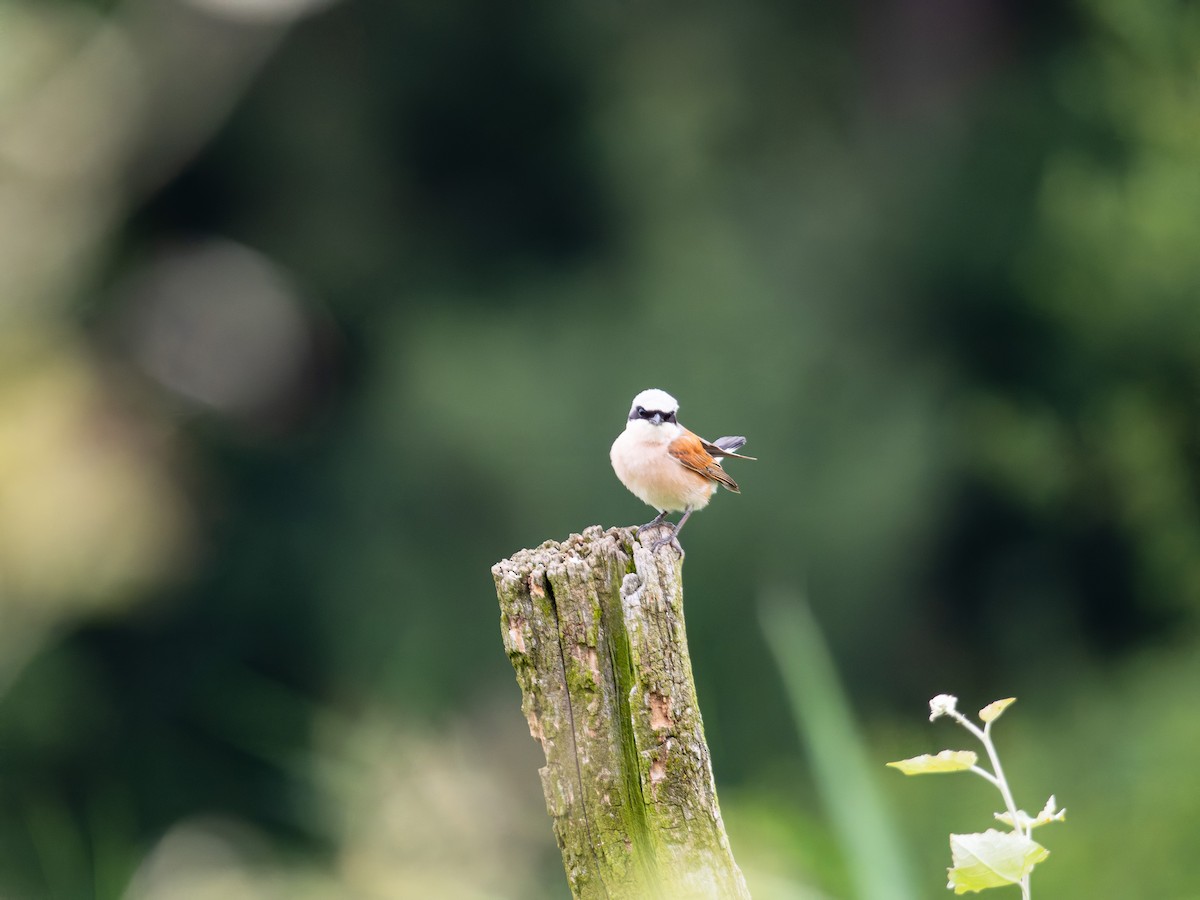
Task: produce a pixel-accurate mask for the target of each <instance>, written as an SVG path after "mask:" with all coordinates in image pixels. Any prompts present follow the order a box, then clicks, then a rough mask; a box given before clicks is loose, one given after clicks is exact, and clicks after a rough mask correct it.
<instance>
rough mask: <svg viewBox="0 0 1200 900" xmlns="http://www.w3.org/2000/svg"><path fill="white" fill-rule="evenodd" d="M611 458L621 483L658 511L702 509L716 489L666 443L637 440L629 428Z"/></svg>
mask: <svg viewBox="0 0 1200 900" xmlns="http://www.w3.org/2000/svg"><path fill="white" fill-rule="evenodd" d="M609 458H610V459H611V460H612V467H613V471H615V472H616V473H617V477H618V478H620V479H621V483H622V484H624V485H625V487H627V488H629V490H630V491H631V492H632V493H633V495H634V496H635V497H637V498H638V499H639V500H641V501H642V502H643V503H647V504H649V505H650V506H653V507H654V508H655V509H657V510H659V511H663V510H665V511H667V512H680V511H682V510H684V509H686V508H687V507H689V506H690V507H691V508H692V509H703V508H704V507H705V506H707V505H708V501H709V500H710V499H711V498H712V495H713V491H714V490H716V484H715V483H714V482H712V481H710V480H709V479H707V478H705V477H704V476H703V475H700V474H698V473H696V472H693V471H692V470H691V469H688V468H685V467H684V466H682V465H681V464H680V463H679V462H678V461H677V460H675V459H674V458H673V457H672V456H671V455H670V454H669V453H667V448H666V445H664V444H662V443H649V442H646V441H641V440H638V439H637V438H635V437H633V436H631V435H630V434H629V432H627V431H626V432H622V433H621V434H620V436H619V437H618V438H617V439H616V440H615V441H614V442H613V445H612V450H611V452H610V453H609Z"/></svg>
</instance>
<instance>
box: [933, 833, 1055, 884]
mask: <svg viewBox="0 0 1200 900" xmlns="http://www.w3.org/2000/svg"><path fill="white" fill-rule="evenodd" d="M1049 855H1050V851H1049V850H1047V849H1046V848H1045V847H1043V846H1042V845H1041V844H1039V843H1038V842H1037V841H1034V840H1032V839H1030V838H1028V837H1026V836H1025V835H1023V834H1018V833H1017V832H1014V831H996V830H995V829H994V828H989V829H988V830H987V831H985V832H984V833H983V834H952V835H950V856H951V858H952V859H953V861H954V867H953V868H951V869H949V870H948V874H949V876H950V883H949V884H948V885H946V886H947V887H949V888H953V889H954V893H956V894H966V893H972V892H975V891H982V890H986V889H987V888H993V887H1004V886H1005V885H1009V884H1020V883H1021V879H1022V878H1024V877H1025V876H1026V875H1027V874H1029V872H1030V871H1031V870H1032V869H1033V867H1034V866H1036V865H1037V864H1038V863H1039V862H1041V861H1042V860H1043V859H1045V858H1046V857H1047V856H1049Z"/></svg>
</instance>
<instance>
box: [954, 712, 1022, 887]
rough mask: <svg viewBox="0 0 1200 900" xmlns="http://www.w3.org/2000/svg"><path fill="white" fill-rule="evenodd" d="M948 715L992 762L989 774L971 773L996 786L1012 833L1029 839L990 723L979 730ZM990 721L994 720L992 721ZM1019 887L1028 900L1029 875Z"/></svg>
mask: <svg viewBox="0 0 1200 900" xmlns="http://www.w3.org/2000/svg"><path fill="white" fill-rule="evenodd" d="M950 715H951V716H953V718H954V721H956V722H957V723H958V724H959V725H961V726H962V727H963V728H965V729H967V731H969V732H971V734H973V735H975V737H976V738H978V739H979V742H980V743H981V744H983V749H984V750H986V751H987V755H988V759H990V760H991V761H992V771H991V772H988V771H987V770H986V769H982V768H980V767H979V766H971V771H972V772H975V773H976V774H977V775H980V776H982V777H983V778H985V779H987V780H988V781H990V782H991V783H992V784H994V785H995V786H996V788H997V790H999V791H1000V796H1001V797H1003V798H1004V805H1005V806H1007V807H1008V814H1009V816H1010V817H1011V818H1012V826H1013V831H1015V832H1016V833H1017V834H1019V835H1022V836H1024V837H1029V830H1032V826H1030V829H1029V830H1027V829H1025V828H1022V827H1021V820H1020V818H1019V817H1018V815H1017V802H1016V800H1014V799H1013V795H1012V791H1010V790H1009V789H1008V780H1007V779H1006V778H1005V777H1004V769H1003V768H1001V766H1000V755H999V754H998V753H997V752H996V745H995V744H993V743H992V723H991V722H987V723H985V724H984V726H983V728H980V727H979V726H978V725H976V724H975V723H974V722H972V721H971V720H970V719H968V718H967V717H966V716H964V715H963V714H962V713H960V712H958V711H957V710H955V711H953V712H951V713H950ZM992 721H995V720H994V719H993V720H992ZM1020 885H1021V900H1030V889H1029V873H1026V874H1025V876H1024V877H1023V878H1022V879H1021V881H1020Z"/></svg>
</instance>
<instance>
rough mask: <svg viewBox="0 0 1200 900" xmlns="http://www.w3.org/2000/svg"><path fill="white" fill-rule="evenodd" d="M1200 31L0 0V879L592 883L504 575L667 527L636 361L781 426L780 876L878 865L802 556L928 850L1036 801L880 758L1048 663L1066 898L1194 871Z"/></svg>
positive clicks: (832, 879)
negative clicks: (578, 849)
mask: <svg viewBox="0 0 1200 900" xmlns="http://www.w3.org/2000/svg"><path fill="white" fill-rule="evenodd" d="M1198 61H1200V6H1198V5H1196V4H1182V3H1178V2H1168V0H1143V2H1139V3H1130V2H1124V0H1078V2H1075V3H1033V2H1003V3H1002V2H999V0H981V2H958V0H883V2H879V3H866V2H860V3H855V4H845V5H836V4H823V3H815V2H800V3H796V2H783V0H758V2H753V3H741V4H726V3H716V2H708V0H699V2H694V3H690V4H666V3H651V2H640V3H630V2H610V3H599V2H577V0H567V2H560V3H535V2H531V0H495V2H487V3H467V2H464V0H438V2H429V0H427V2H409V0H342V2H334V0H90V2H85V0H76V2H72V0H25V2H14V0H0V896H3V897H4V898H22V900H23V898H43V897H45V898H67V900H74V898H95V900H109V898H128V900H166V898H171V900H176V898H185V900H188V898H197V900H199V898H209V897H220V898H221V900H240V898H273V897H279V898H285V897H286V898H304V897H313V898H334V897H361V898H391V897H447V898H460V897H462V898H468V897H469V898H484V897H492V898H508V897H512V898H518V897H519V898H538V897H546V898H552V897H553V898H557V897H564V896H565V895H566V887H565V879H564V878H563V876H562V872H561V866H560V863H559V859H558V854H557V851H556V848H555V847H554V844H553V838H552V835H551V831H550V826H549V820H548V819H547V818H546V817H545V812H544V806H543V802H542V798H541V792H540V785H539V782H538V777H537V774H536V769H537V767H538V766H539V765H540V764H541V759H540V752H539V751H538V749H537V747H536V745H535V744H534V743H533V742H532V741H531V740H530V739H529V737H528V735H527V733H525V723H524V721H523V718H522V717H521V715H520V712H519V693H518V691H517V688H516V684H515V681H514V679H513V676H512V671H511V669H510V667H509V665H508V662H507V660H506V659H505V656H504V653H503V649H502V645H501V641H500V636H499V634H498V627H497V621H498V612H497V607H496V601H495V596H494V592H493V588H492V584H491V576H490V573H489V568H490V566H491V564H492V563H494V562H496V561H497V560H499V559H501V558H502V557H505V556H507V555H509V554H510V553H512V552H513V551H515V550H517V549H519V548H521V547H526V546H534V545H536V544H538V543H540V542H541V541H543V540H545V539H547V538H562V537H565V536H566V535H567V534H568V533H570V532H577V531H581V530H582V529H583V528H584V527H585V526H587V525H590V524H597V523H598V524H602V525H604V526H606V527H607V526H611V525H618V524H620V525H625V524H637V523H640V522H643V521H645V520H647V519H648V518H650V516H651V515H652V511H650V510H648V509H647V508H645V507H642V506H641V505H640V504H639V503H638V501H636V500H635V499H634V498H633V497H632V496H630V495H629V494H628V493H627V492H626V491H625V490H624V489H623V488H622V487H621V486H620V484H619V483H618V482H617V480H616V478H615V477H614V475H613V474H612V472H611V470H610V468H609V464H608V459H607V452H608V446H609V444H610V442H611V441H612V439H613V437H615V435H616V434H617V432H618V431H619V430H620V429H621V428H622V427H623V425H624V421H625V415H626V412H627V410H628V404H629V401H630V398H631V397H632V396H633V394H634V393H636V392H637V391H639V390H641V389H642V388H645V387H661V388H664V389H666V390H668V391H670V392H672V393H673V394H675V395H676V396H677V397H679V398H680V400H681V402H682V413H681V419H682V420H683V421H684V422H685V423H686V424H687V425H688V426H689V427H690V428H692V429H693V430H695V431H697V432H699V433H700V434H703V435H705V436H708V437H715V436H717V435H720V434H728V433H734V434H745V435H747V436H748V437H749V445H748V447H747V452H749V453H751V454H753V455H754V456H756V457H758V459H759V461H758V462H756V463H739V464H737V465H736V467H735V466H731V467H730V468H731V471H734V469H735V468H736V471H734V475H735V477H736V478H737V479H738V480H739V482H740V483H741V484H742V488H743V493H742V495H741V496H738V497H734V496H732V495H721V496H720V497H718V498H717V499H716V501H715V502H714V503H713V504H712V506H711V507H710V508H709V509H708V510H707V511H705V512H704V513H703V514H702V515H698V516H697V517H695V519H694V520H693V521H692V522H691V523H689V525H688V529H687V531H686V533H685V535H684V542H685V544H686V547H687V550H688V558H687V566H686V573H685V574H686V585H687V603H688V618H689V630H690V642H691V646H692V652H693V660H694V665H695V667H696V680H697V686H698V690H699V694H700V697H701V699H702V702H703V704H704V716H705V722H706V729H707V734H708V738H709V744H710V749H711V751H712V754H713V760H714V767H715V771H716V776H717V781H718V786H719V788H720V790H721V800H722V808H723V810H724V812H725V816H726V822H727V825H728V829H729V833H730V839H731V842H732V844H733V849H734V852H735V855H736V856H737V858H738V860H739V862H740V863H741V864H742V866H743V868H744V869H745V870H746V874H747V878H748V880H749V883H750V887H751V889H752V891H753V892H754V894H755V896H756V897H758V898H771V897H779V898H816V897H827V898H852V897H854V896H855V893H854V890H855V889H854V884H856V881H855V879H854V877H853V872H852V871H851V870H852V866H853V865H854V863H853V859H854V857H855V854H854V852H853V848H851V847H849V846H848V841H847V839H845V838H844V837H843V838H842V839H839V838H838V836H837V834H838V832H837V830H836V829H835V828H834V827H833V826H832V825H831V824H830V823H831V821H833V820H834V819H836V818H837V816H836V815H832V816H831V810H830V809H829V808H828V806H825V805H822V799H821V798H822V797H826V798H827V797H828V796H829V790H828V789H829V785H828V784H824V783H822V778H823V776H822V777H818V776H817V775H815V774H814V770H813V767H812V765H811V760H810V759H809V758H808V757H807V755H806V754H805V752H804V750H803V749H802V748H803V747H804V746H805V743H804V741H803V740H802V735H801V733H800V732H799V731H798V723H797V721H796V720H794V719H793V717H792V713H791V709H790V707H789V704H788V700H787V698H786V696H785V693H784V690H783V687H782V682H781V679H780V674H779V671H778V669H777V667H776V665H775V663H774V661H773V660H772V657H771V656H770V654H769V652H768V649H767V645H766V642H765V640H764V635H763V633H762V627H761V625H760V616H759V609H760V604H761V603H762V601H763V598H764V597H767V596H773V597H779V596H787V597H799V596H801V595H803V596H805V597H807V598H808V601H809V603H810V604H811V607H812V611H813V616H814V619H815V621H816V622H817V623H818V624H819V626H820V628H821V630H822V632H823V633H824V635H825V639H826V640H827V642H828V646H829V650H830V654H831V658H832V660H833V663H834V664H835V665H836V667H837V669H838V671H839V672H840V676H841V679H842V681H843V683H844V687H845V690H846V693H847V696H848V697H849V699H850V703H851V707H852V709H853V711H854V714H855V716H856V717H857V721H858V723H859V731H860V732H861V741H862V744H861V747H860V748H859V750H860V752H862V753H864V754H865V758H866V759H867V760H869V761H875V762H878V764H879V766H880V768H879V771H878V773H877V780H878V787H879V789H880V790H882V791H883V795H884V800H885V802H886V803H887V805H888V806H889V807H890V809H891V811H892V818H893V819H894V822H895V833H896V837H897V839H898V840H900V841H901V842H902V846H903V848H904V850H905V853H906V856H907V858H908V860H910V862H911V868H912V870H913V879H914V883H915V884H916V885H917V886H918V887H917V894H918V896H922V897H937V896H944V895H945V888H944V874H945V873H944V867H945V866H946V865H948V863H949V858H948V857H949V854H948V850H947V845H946V835H947V833H948V832H949V831H951V830H953V831H959V832H962V831H976V830H982V829H984V828H986V827H988V826H989V824H990V817H991V812H992V811H993V810H994V809H997V808H998V801H997V799H996V798H995V797H994V796H993V792H992V791H991V789H990V788H989V787H988V786H987V785H985V784H984V783H983V782H981V781H978V780H977V779H972V780H971V781H972V783H966V782H965V781H964V780H963V779H965V776H958V778H949V777H948V778H946V779H941V780H937V779H926V780H915V781H910V780H906V779H903V778H902V777H900V776H899V775H897V774H896V773H894V772H891V771H888V770H884V769H883V768H882V765H883V763H884V762H886V761H888V760H891V759H897V758H900V757H904V756H912V755H915V754H917V753H921V752H927V751H936V750H939V749H941V748H942V747H945V746H958V745H961V744H962V743H963V742H962V741H961V740H960V739H959V737H958V734H959V733H958V732H957V730H956V729H953V728H952V727H951V726H949V725H946V724H945V723H944V722H940V723H938V724H937V725H929V724H928V723H927V722H926V721H925V718H926V715H927V708H926V706H925V703H926V701H927V700H928V698H929V697H931V696H933V695H934V694H936V693H940V692H952V693H956V694H958V695H959V696H960V697H961V698H962V706H963V707H964V708H965V709H977V708H979V707H980V706H982V705H984V704H985V703H987V702H989V701H991V700H994V699H996V698H998V697H1004V696H1011V695H1016V696H1018V697H1019V698H1020V700H1021V702H1020V703H1019V704H1018V705H1017V706H1016V707H1014V708H1013V710H1011V711H1010V712H1009V713H1008V714H1007V715H1006V716H1005V718H1004V720H1003V721H1002V722H1000V723H999V724H998V725H997V738H998V742H999V745H1000V750H1001V753H1002V755H1003V756H1004V759H1005V763H1006V770H1007V772H1008V775H1009V777H1010V779H1011V781H1012V783H1013V785H1014V789H1015V793H1016V795H1017V800H1018V802H1019V803H1020V805H1022V806H1023V807H1025V808H1026V809H1028V810H1030V811H1035V810H1037V809H1040V808H1041V805H1042V803H1043V802H1044V800H1045V798H1046V796H1047V795H1048V794H1049V793H1051V792H1054V793H1056V794H1057V797H1058V800H1059V802H1060V804H1061V805H1064V806H1066V807H1067V808H1068V809H1069V810H1070V813H1069V818H1068V822H1067V824H1066V825H1058V826H1054V827H1053V828H1051V829H1047V833H1045V834H1042V833H1039V838H1041V839H1042V840H1043V842H1044V843H1045V844H1046V845H1047V846H1048V847H1049V848H1050V849H1051V851H1052V855H1051V857H1050V859H1049V860H1048V861H1047V862H1046V863H1044V864H1043V865H1042V866H1041V867H1039V869H1038V871H1037V872H1036V874H1035V878H1034V885H1035V895H1037V894H1042V895H1045V896H1052V897H1056V898H1061V900H1067V898H1097V897H1122V898H1124V897H1154V898H1191V897H1195V896H1197V895H1198V891H1197V889H1196V887H1195V876H1194V848H1195V829H1196V825H1197V823H1198V822H1200V775H1198V774H1197V770H1196V766H1195V760H1196V758H1197V754H1200V717H1198V716H1197V715H1196V714H1195V712H1194V710H1193V706H1194V704H1195V699H1196V692H1197V688H1198V687H1200V656H1198V654H1197V649H1198V643H1200V639H1198V635H1197V627H1196V626H1197V618H1198V614H1200V503H1198V501H1200V457H1198V452H1200V417H1198V412H1200V410H1198V404H1200V302H1198V301H1200V62H1198ZM799 649H800V648H799V647H798V648H797V650H798V651H799ZM809 737H810V738H811V737H812V735H811V734H810V735H809ZM844 812H845V810H842V813H843V814H844ZM851 821H853V817H851ZM849 840H850V841H851V842H852V841H853V838H851V839H849ZM1009 893H1010V894H1011V895H1012V896H1015V891H1012V892H1009ZM998 896H999V895H998ZM865 900H876V898H865Z"/></svg>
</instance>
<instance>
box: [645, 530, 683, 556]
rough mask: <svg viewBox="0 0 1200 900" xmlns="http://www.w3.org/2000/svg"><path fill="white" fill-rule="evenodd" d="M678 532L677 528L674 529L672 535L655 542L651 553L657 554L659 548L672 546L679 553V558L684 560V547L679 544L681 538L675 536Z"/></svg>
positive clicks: (651, 547)
mask: <svg viewBox="0 0 1200 900" xmlns="http://www.w3.org/2000/svg"><path fill="white" fill-rule="evenodd" d="M677 530H678V529H676V528H672V529H671V531H670V533H669V534H668V535H667V536H666V537H661V538H659V539H658V540H657V541H655V542H654V543H653V544H651V545H650V552H651V553H657V552H658V548H659V547H665V546H666V545H667V544H670V545H671V546H672V547H674V548H675V552H676V553H678V554H679V556H680V557H681V558H682V557H683V545H682V544H680V543H679V538H677V537H676V536H675V532H676V531H677Z"/></svg>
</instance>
